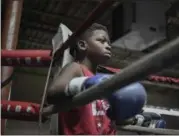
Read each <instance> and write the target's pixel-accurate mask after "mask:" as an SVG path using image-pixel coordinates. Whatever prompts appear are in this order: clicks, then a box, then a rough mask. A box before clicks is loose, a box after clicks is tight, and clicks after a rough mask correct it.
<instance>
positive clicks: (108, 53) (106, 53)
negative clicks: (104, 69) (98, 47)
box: [104, 51, 112, 58]
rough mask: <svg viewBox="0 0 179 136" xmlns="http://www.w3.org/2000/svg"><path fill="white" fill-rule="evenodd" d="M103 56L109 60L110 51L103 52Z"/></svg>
mask: <svg viewBox="0 0 179 136" xmlns="http://www.w3.org/2000/svg"><path fill="white" fill-rule="evenodd" d="M104 56H106V57H108V58H111V56H112V53H111V52H110V51H108V52H105V53H104Z"/></svg>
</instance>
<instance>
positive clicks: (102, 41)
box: [97, 39, 106, 43]
mask: <svg viewBox="0 0 179 136" xmlns="http://www.w3.org/2000/svg"><path fill="white" fill-rule="evenodd" d="M97 40H98V41H100V42H101V43H104V42H105V41H106V40H105V39H97Z"/></svg>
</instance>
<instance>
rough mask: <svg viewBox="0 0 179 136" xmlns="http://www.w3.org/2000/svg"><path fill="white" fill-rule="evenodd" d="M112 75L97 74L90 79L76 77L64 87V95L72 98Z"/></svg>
mask: <svg viewBox="0 0 179 136" xmlns="http://www.w3.org/2000/svg"><path fill="white" fill-rule="evenodd" d="M111 76H112V75H108V74H97V75H95V76H92V77H76V78H74V79H72V80H71V81H70V82H69V84H68V85H67V86H66V89H65V94H66V95H67V96H74V95H76V94H78V93H80V92H82V91H83V90H85V89H88V88H90V87H91V86H93V85H96V84H99V83H101V82H102V81H104V80H106V79H108V78H110V77H111Z"/></svg>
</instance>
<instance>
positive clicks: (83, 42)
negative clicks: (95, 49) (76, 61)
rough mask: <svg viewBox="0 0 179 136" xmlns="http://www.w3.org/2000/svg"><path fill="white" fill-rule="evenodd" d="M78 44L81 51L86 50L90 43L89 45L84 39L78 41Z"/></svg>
mask: <svg viewBox="0 0 179 136" xmlns="http://www.w3.org/2000/svg"><path fill="white" fill-rule="evenodd" d="M77 46H78V49H79V50H80V51H86V50H87V48H88V45H87V43H86V41H83V40H79V41H78V42H77Z"/></svg>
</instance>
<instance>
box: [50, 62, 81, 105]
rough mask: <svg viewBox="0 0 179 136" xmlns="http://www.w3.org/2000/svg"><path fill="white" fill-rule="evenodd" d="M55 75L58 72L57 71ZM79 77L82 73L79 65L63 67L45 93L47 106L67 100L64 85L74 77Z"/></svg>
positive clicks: (73, 64)
mask: <svg viewBox="0 0 179 136" xmlns="http://www.w3.org/2000/svg"><path fill="white" fill-rule="evenodd" d="M57 73H59V72H58V71H57ZM80 76H82V71H81V68H80V65H79V64H77V63H71V64H68V65H67V66H65V67H64V68H63V69H62V70H61V72H60V73H59V75H57V76H56V78H54V80H53V81H52V83H51V85H50V87H49V89H48V92H47V102H48V103H49V104H57V103H59V102H60V101H64V100H65V99H66V98H67V97H66V96H65V93H64V91H65V88H66V85H67V84H68V83H69V82H70V81H71V80H72V79H73V78H74V77H80Z"/></svg>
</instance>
